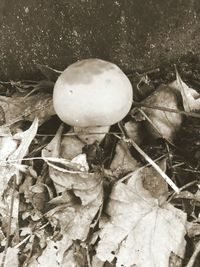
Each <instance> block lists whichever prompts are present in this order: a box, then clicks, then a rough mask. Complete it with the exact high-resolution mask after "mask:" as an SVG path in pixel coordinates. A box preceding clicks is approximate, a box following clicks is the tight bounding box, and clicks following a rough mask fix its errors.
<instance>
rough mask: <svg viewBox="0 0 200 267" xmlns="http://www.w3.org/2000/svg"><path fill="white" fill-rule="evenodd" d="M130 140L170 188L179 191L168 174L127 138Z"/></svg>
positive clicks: (133, 143) (132, 142)
mask: <svg viewBox="0 0 200 267" xmlns="http://www.w3.org/2000/svg"><path fill="white" fill-rule="evenodd" d="M127 141H128V142H131V144H132V146H133V147H134V148H135V149H136V150H137V151H138V152H139V153H140V154H141V155H142V156H143V157H144V159H145V160H146V161H147V162H149V163H150V164H151V166H152V167H153V168H154V169H155V170H156V171H157V172H158V173H159V174H160V175H161V176H162V178H163V179H164V180H165V181H166V182H167V183H168V185H170V186H171V188H172V189H173V190H174V191H175V192H176V193H179V192H180V189H179V188H178V187H177V186H176V185H175V183H174V182H173V181H172V180H171V179H170V178H169V176H168V175H167V174H166V173H165V172H164V171H163V170H162V169H161V168H160V167H159V166H158V165H157V164H156V163H155V162H154V161H153V160H152V159H151V158H150V157H149V156H148V155H147V154H146V153H145V152H144V151H143V150H142V149H141V148H140V147H139V146H138V145H137V144H136V143H135V142H134V141H133V140H131V139H130V140H127Z"/></svg>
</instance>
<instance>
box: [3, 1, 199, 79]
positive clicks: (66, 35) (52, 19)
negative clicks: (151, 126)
mask: <svg viewBox="0 0 200 267" xmlns="http://www.w3.org/2000/svg"><path fill="white" fill-rule="evenodd" d="M199 11H200V2H199V0H152V1H151V0H149V1H147V0H123V1H122V0H116V1H112V0H46V1H45V0H0V25H1V27H0V36H1V39H0V40H1V41H0V62H1V64H0V80H2V81H3V80H17V79H33V78H34V79H39V78H40V77H39V75H40V74H39V71H38V70H37V68H36V67H35V63H40V64H45V65H48V66H50V67H53V68H56V69H58V70H63V69H64V68H65V67H67V66H68V65H69V64H71V63H72V62H74V61H76V60H79V59H83V58H88V57H98V58H102V59H106V60H110V61H112V62H114V63H116V64H118V65H119V66H120V67H121V68H122V69H123V70H124V71H125V72H132V71H135V70H142V71H143V70H146V69H148V68H154V67H157V66H159V65H160V64H162V63H163V62H166V61H170V60H172V61H174V62H176V60H177V58H179V57H180V56H182V55H187V53H193V54H194V55H197V56H198V55H199V52H200V36H199V30H200V24H199Z"/></svg>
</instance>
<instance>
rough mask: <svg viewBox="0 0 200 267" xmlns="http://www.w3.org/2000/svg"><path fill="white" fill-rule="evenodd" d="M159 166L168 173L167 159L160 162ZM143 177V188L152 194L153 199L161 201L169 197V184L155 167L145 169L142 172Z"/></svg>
mask: <svg viewBox="0 0 200 267" xmlns="http://www.w3.org/2000/svg"><path fill="white" fill-rule="evenodd" d="M157 164H158V166H159V167H160V168H161V170H163V171H164V172H166V168H167V163H166V159H163V160H160V161H159V162H157ZM141 175H142V180H143V181H142V183H143V187H144V189H146V190H148V191H149V192H150V194H151V196H152V197H154V198H157V199H159V198H162V197H167V196H168V192H169V190H168V184H167V183H166V181H165V180H164V179H163V177H162V176H161V175H160V174H159V173H158V172H157V171H156V170H155V169H154V168H153V167H145V168H143V169H142V170H141Z"/></svg>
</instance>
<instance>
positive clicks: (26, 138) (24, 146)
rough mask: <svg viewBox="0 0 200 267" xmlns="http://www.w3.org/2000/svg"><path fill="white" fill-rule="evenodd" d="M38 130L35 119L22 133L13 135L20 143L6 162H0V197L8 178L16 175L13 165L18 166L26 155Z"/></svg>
mask: <svg viewBox="0 0 200 267" xmlns="http://www.w3.org/2000/svg"><path fill="white" fill-rule="evenodd" d="M37 129H38V119H37V118H36V119H35V120H34V122H33V123H32V125H31V127H30V128H29V129H28V130H27V131H25V132H23V133H19V134H17V135H15V137H13V139H14V138H16V137H17V138H19V139H20V141H21V143H20V144H19V146H18V147H17V149H16V150H15V151H14V152H13V153H11V154H10V155H9V157H8V158H7V159H6V161H2V162H0V174H1V177H2V178H1V179H0V197H2V195H3V193H4V190H5V189H6V187H7V185H8V182H9V180H10V178H11V177H12V176H13V175H15V174H16V173H17V174H18V172H19V169H18V168H16V167H15V165H14V164H15V163H17V164H20V163H21V161H22V159H23V158H24V156H25V155H26V153H27V152H28V148H29V146H30V144H31V142H32V140H33V138H34V137H35V135H36V133H37Z"/></svg>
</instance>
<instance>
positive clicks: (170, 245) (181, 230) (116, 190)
mask: <svg viewBox="0 0 200 267" xmlns="http://www.w3.org/2000/svg"><path fill="white" fill-rule="evenodd" d="M107 214H108V216H109V218H110V219H109V221H108V222H105V224H104V225H103V226H102V229H101V230H100V234H99V237H100V241H99V243H98V245H97V249H96V252H97V255H96V256H97V257H98V258H99V259H100V260H101V261H103V262H105V261H109V262H112V261H113V260H114V259H115V258H116V267H120V266H123V267H130V266H133V265H134V264H135V265H136V266H138V267H152V266H162V267H168V265H169V257H170V253H171V252H174V253H175V254H177V255H178V256H179V257H183V256H184V251H185V244H186V242H185V239H184V236H185V234H186V230H185V223H186V214H185V213H184V212H182V211H181V210H178V209H176V208H174V207H173V206H172V205H171V204H169V203H167V202H165V203H164V204H163V205H162V206H160V205H159V201H158V199H156V198H154V197H152V195H151V194H150V193H149V192H148V191H147V190H145V189H144V187H143V183H142V172H140V170H139V171H136V172H135V173H134V174H133V176H132V177H131V178H130V180H129V181H128V182H127V184H124V183H121V182H119V183H117V184H116V185H115V186H114V187H113V190H112V192H111V195H110V201H109V203H108V208H107Z"/></svg>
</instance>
